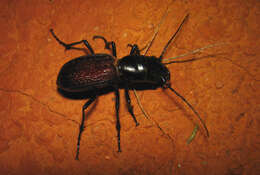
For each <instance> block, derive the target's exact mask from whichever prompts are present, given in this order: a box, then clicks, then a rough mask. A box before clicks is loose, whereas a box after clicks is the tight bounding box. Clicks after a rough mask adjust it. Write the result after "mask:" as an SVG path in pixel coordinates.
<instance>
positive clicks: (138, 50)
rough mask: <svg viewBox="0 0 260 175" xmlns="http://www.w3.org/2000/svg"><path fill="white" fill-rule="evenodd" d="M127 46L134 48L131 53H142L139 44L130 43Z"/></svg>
mask: <svg viewBox="0 0 260 175" xmlns="http://www.w3.org/2000/svg"><path fill="white" fill-rule="evenodd" d="M127 46H128V47H131V48H132V49H131V51H130V54H129V55H140V49H139V47H138V45H137V44H133V45H132V44H128V45H127Z"/></svg>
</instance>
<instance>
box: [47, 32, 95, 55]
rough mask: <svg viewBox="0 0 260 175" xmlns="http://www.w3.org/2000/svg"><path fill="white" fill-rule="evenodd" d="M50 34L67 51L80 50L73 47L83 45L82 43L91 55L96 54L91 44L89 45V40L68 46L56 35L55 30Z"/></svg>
mask: <svg viewBox="0 0 260 175" xmlns="http://www.w3.org/2000/svg"><path fill="white" fill-rule="evenodd" d="M50 32H51V34H52V36H53V37H54V38H55V39H56V40H57V41H58V43H59V44H61V45H62V46H63V47H65V50H69V49H78V48H75V47H73V46H75V45H78V44H81V43H84V45H85V46H86V47H87V48H88V49H89V51H90V53H91V54H92V55H94V54H95V53H94V50H93V49H92V47H91V46H90V44H89V43H88V41H87V40H81V41H78V42H74V43H70V44H66V43H64V42H63V41H61V40H60V39H59V38H58V37H57V36H56V35H55V33H54V32H53V29H50Z"/></svg>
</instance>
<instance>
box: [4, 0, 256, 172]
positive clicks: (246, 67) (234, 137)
mask: <svg viewBox="0 0 260 175" xmlns="http://www.w3.org/2000/svg"><path fill="white" fill-rule="evenodd" d="M0 9H1V11H0V29H1V39H0V82H1V83H0V174H4V175H9V174H10V175H23V174H26V175H28V174H37V175H41V174H44V175H45V174H51V175H54V174H62V175H65V174H68V175H76V174H84V175H85V174H94V175H96V174H97V175H99V174H100V175H101V174H111V175H117V174H120V175H127V174H129V175H133V174H137V175H139V174H145V175H147V174H160V175H162V174H164V175H169V174H171V175H173V174H174V175H175V174H177V175H192V174H210V175H214V174H216V175H219V174H222V175H240V174H246V175H256V174H258V173H259V172H260V168H259V165H260V158H259V157H260V151H259V148H260V139H259V135H260V134H259V127H260V126H259V116H260V115H259V114H260V73H259V65H260V61H259V56H260V55H259V54H260V47H259V43H260V35H259V33H260V22H259V19H260V1H258V0H248V1H245V0H231V1H225V0H220V1H210V0H202V1H193V0H175V1H172V2H171V1H170V0H153V1H139V0H124V1H122V0H113V1H109V0H93V1H90V0H88V1H87V0H78V1H69V0H60V1H58V0H49V1H47V0H45V1H42V0H41V1H40V0H20V1H15V0H1V2H0ZM167 9H168V12H167V13H168V15H167V17H166V18H165V20H164V21H163V22H162V24H161V27H160V29H159V33H158V36H157V37H156V39H155V41H154V43H153V45H152V47H151V49H150V50H149V52H148V55H156V56H159V55H160V53H161V51H162V49H163V47H164V45H165V44H166V43H167V41H168V40H169V38H170V37H171V36H172V34H173V33H174V32H175V31H176V30H177V28H178V26H179V24H180V23H181V21H182V19H183V18H184V16H185V15H186V14H188V13H189V14H190V17H189V19H188V21H187V22H186V23H185V24H184V26H183V28H182V30H181V32H180V33H179V34H178V36H177V38H176V39H175V40H174V42H173V43H172V44H171V46H170V47H169V49H168V51H167V54H166V55H165V57H166V58H169V57H173V56H177V55H180V54H183V53H186V52H189V51H191V50H194V49H197V48H200V47H203V46H206V45H209V44H215V43H225V44H224V45H220V46H217V47H214V48H209V49H207V50H204V51H202V52H201V53H199V54H196V55H195V56H188V57H187V58H193V57H196V58H203V59H201V60H199V61H194V62H187V63H179V64H170V65H168V68H169V69H170V71H171V83H172V87H173V88H175V89H176V90H177V91H178V92H180V93H181V94H182V95H183V96H184V97H185V98H186V99H187V100H188V101H189V102H190V103H191V104H192V105H193V106H194V108H196V110H197V111H198V112H199V113H200V115H201V116H202V118H203V119H204V120H205V122H206V125H207V127H208V129H209V132H210V137H209V138H206V136H205V132H203V130H202V129H200V130H199V132H198V133H197V135H196V137H195V139H194V140H193V141H192V142H191V143H190V144H189V145H188V144H187V143H186V140H187V138H188V137H189V136H190V135H191V133H192V131H193V129H194V122H197V121H198V120H197V119H196V116H195V115H194V114H193V113H192V111H191V110H190V109H189V108H188V107H187V106H186V105H185V104H184V103H183V102H182V101H181V100H180V99H179V98H178V97H177V96H175V95H174V94H173V93H172V92H170V91H168V90H165V91H163V90H161V89H158V90H153V91H152V90H148V91H139V92H138V94H139V96H140V99H141V103H142V105H143V106H144V108H145V110H146V111H147V112H148V113H149V114H150V119H147V118H145V116H144V115H143V114H142V112H141V110H140V109H139V107H138V105H137V101H136V99H135V97H134V94H133V93H132V92H131V98H132V103H133V106H134V110H135V114H136V117H137V120H138V121H139V122H140V125H139V126H138V127H135V123H134V122H133V119H132V118H131V116H130V114H129V113H128V112H127V108H126V106H125V100H124V96H123V91H122V90H121V91H120V92H121V108H120V117H121V125H122V132H121V144H122V153H120V154H119V153H117V138H116V129H115V109H114V108H115V107H114V94H113V93H110V94H106V95H103V96H101V97H100V98H99V99H98V101H97V102H96V103H95V104H93V105H92V106H91V109H90V112H88V111H87V112H86V114H87V115H88V119H87V121H86V129H85V131H84V133H83V135H82V141H81V150H80V161H75V160H74V157H75V151H76V141H77V136H78V127H79V123H80V121H81V108H82V105H83V104H84V103H85V101H86V100H73V99H67V98H64V97H62V96H61V95H60V94H59V93H58V92H57V87H56V78H57V74H58V72H59V69H60V68H61V66H62V65H63V64H64V63H65V62H67V61H69V60H70V59H72V58H74V57H77V56H80V55H82V54H84V53H83V52H79V51H67V52H64V48H63V47H62V46H61V45H59V44H58V43H57V42H56V41H55V40H54V38H53V37H52V36H51V35H50V32H49V29H50V28H53V29H54V31H55V32H56V34H57V35H58V36H59V37H60V38H61V39H63V40H64V41H66V42H74V41H79V40H81V39H87V40H88V41H89V42H90V43H91V45H92V46H93V48H94V50H95V51H96V52H107V51H106V50H104V49H103V48H104V44H103V42H102V41H92V36H93V35H103V36H105V37H106V38H107V39H108V40H113V41H115V42H116V44H117V52H118V57H119V58H121V57H123V56H125V55H126V54H128V53H129V51H130V48H127V47H126V45H127V44H128V43H132V44H133V43H137V44H138V45H139V46H140V47H141V48H143V47H144V46H145V45H146V44H147V43H148V42H149V41H150V40H151V38H152V36H153V34H154V32H155V30H156V27H157V25H158V24H159V23H160V21H161V19H162V16H163V14H164V13H165V12H166V11H167ZM82 47H83V46H82ZM257 172H258V173H257Z"/></svg>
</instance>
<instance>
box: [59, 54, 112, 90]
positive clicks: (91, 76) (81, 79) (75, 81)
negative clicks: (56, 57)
mask: <svg viewBox="0 0 260 175" xmlns="http://www.w3.org/2000/svg"><path fill="white" fill-rule="evenodd" d="M115 80H116V68H115V66H114V58H113V57H112V56H110V55H107V54H96V55H87V56H81V57H78V58H75V59H73V60H71V61H69V62H67V63H65V64H64V65H63V67H62V68H61V70H60V73H59V75H58V79H57V85H58V87H59V88H61V89H63V90H65V91H68V92H81V91H88V90H94V89H97V88H98V89H101V88H104V87H108V86H109V85H110V84H111V83H113V82H114V81H115Z"/></svg>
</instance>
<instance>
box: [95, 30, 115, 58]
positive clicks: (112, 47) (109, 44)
mask: <svg viewBox="0 0 260 175" xmlns="http://www.w3.org/2000/svg"><path fill="white" fill-rule="evenodd" d="M97 38H99V39H102V40H103V41H104V42H105V49H107V50H110V51H112V54H113V56H114V57H115V58H117V55H116V44H115V42H114V41H110V42H108V41H107V40H106V38H104V37H103V36H99V35H96V36H93V40H95V39H97ZM110 46H111V47H110Z"/></svg>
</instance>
